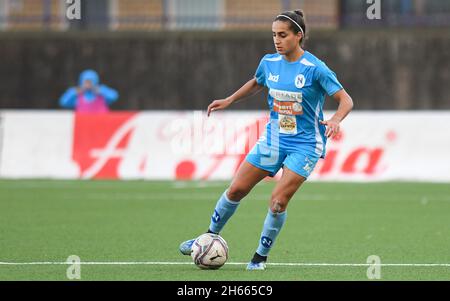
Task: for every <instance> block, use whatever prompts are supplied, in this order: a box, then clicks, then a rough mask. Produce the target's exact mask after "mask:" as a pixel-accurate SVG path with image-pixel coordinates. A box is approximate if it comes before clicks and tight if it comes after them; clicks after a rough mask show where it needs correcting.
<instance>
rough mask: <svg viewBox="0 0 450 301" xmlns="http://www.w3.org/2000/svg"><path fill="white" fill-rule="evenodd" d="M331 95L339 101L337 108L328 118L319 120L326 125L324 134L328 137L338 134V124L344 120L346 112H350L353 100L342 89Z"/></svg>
mask: <svg viewBox="0 0 450 301" xmlns="http://www.w3.org/2000/svg"><path fill="white" fill-rule="evenodd" d="M332 97H333V99H334V100H336V101H337V102H338V103H339V106H338V109H337V111H336V113H335V114H334V115H333V116H332V117H331V118H330V119H329V120H326V121H320V123H321V124H324V125H326V126H327V130H326V131H325V135H326V136H327V137H328V138H330V137H331V138H333V137H334V136H336V135H337V134H339V130H340V128H339V124H340V123H341V121H342V120H344V118H345V117H346V116H347V115H348V113H350V111H351V110H352V108H353V100H352V98H351V97H350V95H348V93H347V92H346V91H345V90H344V89H341V90H339V91H337V92H336V93H334V94H333V96H332Z"/></svg>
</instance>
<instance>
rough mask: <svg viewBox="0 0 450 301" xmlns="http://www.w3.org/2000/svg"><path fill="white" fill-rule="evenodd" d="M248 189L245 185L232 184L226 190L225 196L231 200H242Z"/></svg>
mask: <svg viewBox="0 0 450 301" xmlns="http://www.w3.org/2000/svg"><path fill="white" fill-rule="evenodd" d="M247 193H248V191H247V189H246V188H245V187H243V186H240V185H232V186H230V187H229V188H228V190H227V197H228V199H229V200H231V201H235V202H238V201H240V200H242V199H243V198H244V197H245V196H246V195H247Z"/></svg>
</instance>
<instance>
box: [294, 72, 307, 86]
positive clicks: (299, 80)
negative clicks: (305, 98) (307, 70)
mask: <svg viewBox="0 0 450 301" xmlns="http://www.w3.org/2000/svg"><path fill="white" fill-rule="evenodd" d="M305 83H306V79H305V76H304V75H303V74H299V75H297V76H296V77H295V86H296V87H297V88H299V89H301V88H303V87H304V86H305Z"/></svg>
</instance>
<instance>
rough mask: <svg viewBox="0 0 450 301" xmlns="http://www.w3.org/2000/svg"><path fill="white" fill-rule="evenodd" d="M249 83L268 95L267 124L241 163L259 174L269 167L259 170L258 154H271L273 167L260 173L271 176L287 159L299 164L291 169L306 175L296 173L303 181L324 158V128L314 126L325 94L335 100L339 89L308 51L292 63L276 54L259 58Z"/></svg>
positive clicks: (336, 82) (321, 113) (340, 86)
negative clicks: (246, 161)
mask: <svg viewBox="0 0 450 301" xmlns="http://www.w3.org/2000/svg"><path fill="white" fill-rule="evenodd" d="M255 78H256V81H257V83H258V84H259V85H261V86H265V87H267V88H268V89H269V91H268V97H267V101H268V104H269V108H270V122H269V123H268V125H267V129H266V133H265V134H264V135H263V136H262V137H261V138H260V140H259V141H258V143H257V145H256V147H255V149H254V150H253V151H252V154H249V155H250V157H247V160H248V161H249V162H250V163H252V164H254V165H256V166H258V167H261V168H263V167H264V166H267V165H270V164H269V163H268V164H265V163H264V162H263V163H262V164H261V161H264V160H265V161H267V158H261V154H264V153H265V152H272V155H271V157H273V151H278V152H279V153H278V154H277V156H278V158H276V162H277V163H274V167H272V168H263V169H267V170H270V171H272V172H276V170H277V169H276V167H277V166H278V165H279V166H278V169H279V168H280V167H281V166H282V165H283V164H285V163H286V162H285V161H286V160H288V161H289V160H291V159H292V158H291V159H289V158H287V157H288V156H289V155H290V154H292V156H291V157H297V159H296V161H298V160H301V161H302V162H293V164H295V165H299V166H300V165H301V166H302V169H303V170H307V171H308V172H298V173H300V174H301V175H303V176H305V177H307V176H308V175H309V173H310V172H311V171H312V169H313V168H314V166H315V163H316V162H317V160H318V158H324V157H325V144H326V140H327V139H326V136H325V130H326V127H325V126H324V125H322V124H320V122H319V121H320V120H323V112H322V108H323V104H324V100H325V94H328V95H330V96H331V95H333V94H335V93H336V92H338V91H339V90H341V89H342V85H341V84H340V83H339V81H338V80H337V78H336V74H335V73H334V72H333V71H331V70H330V69H329V68H328V67H327V66H326V65H325V63H324V62H322V61H321V60H319V59H318V58H317V57H315V56H314V55H313V54H311V53H309V52H308V51H305V52H304V54H303V55H302V56H301V57H300V58H299V59H298V60H297V61H295V62H288V61H286V60H285V59H284V57H283V56H282V55H280V54H267V55H265V56H264V57H263V58H262V60H261V62H260V64H259V66H258V69H257V70H256V73H255ZM252 155H253V156H252ZM255 155H256V157H255ZM258 156H260V157H258ZM299 156H300V157H301V158H299ZM272 159H273V158H271V159H269V161H267V162H270V161H271V160H272ZM267 162H266V163H267ZM305 162H306V165H305ZM280 164H281V165H280ZM291 164H292V163H291ZM305 166H306V169H305V168H304V167H305ZM275 169H276V170H275Z"/></svg>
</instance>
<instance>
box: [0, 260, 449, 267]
mask: <svg viewBox="0 0 450 301" xmlns="http://www.w3.org/2000/svg"><path fill="white" fill-rule="evenodd" d="M74 264H82V265H193V264H194V263H193V262H165V261H161V262H155V261H125V262H107V261H100V262H88V261H86V262H83V261H81V262H79V263H78V262H51V261H42V262H0V265H74ZM226 264H227V265H247V264H248V263H247V262H227V263H226ZM267 265H269V266H270V265H272V266H335V267H346V266H347V267H358V266H361V267H367V266H375V265H377V264H369V263H301V262H298V263H295V262H292V263H290V262H274V263H270V262H269V263H267ZM378 266H398V267H450V263H381V264H378Z"/></svg>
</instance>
